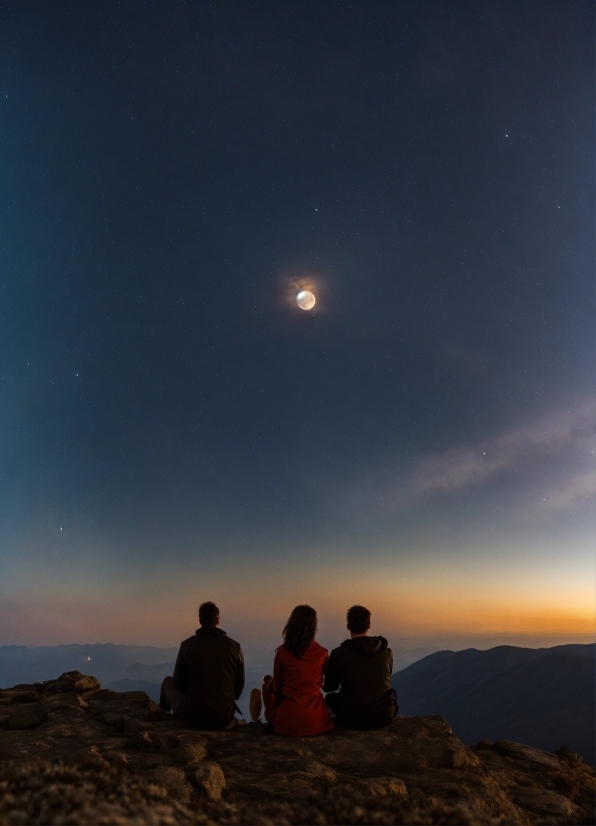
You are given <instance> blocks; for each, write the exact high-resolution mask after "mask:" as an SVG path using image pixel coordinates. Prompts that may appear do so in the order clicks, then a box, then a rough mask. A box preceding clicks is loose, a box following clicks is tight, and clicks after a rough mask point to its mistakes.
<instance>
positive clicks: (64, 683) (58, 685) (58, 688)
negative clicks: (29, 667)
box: [43, 671, 101, 694]
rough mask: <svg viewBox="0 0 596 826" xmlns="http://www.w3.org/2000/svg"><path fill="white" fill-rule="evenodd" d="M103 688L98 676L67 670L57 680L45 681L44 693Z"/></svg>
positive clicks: (63, 692) (64, 692)
mask: <svg viewBox="0 0 596 826" xmlns="http://www.w3.org/2000/svg"><path fill="white" fill-rule="evenodd" d="M99 688H101V685H100V682H99V680H98V679H97V677H90V676H88V675H86V674H81V672H80V671H65V672H64V674H61V675H60V676H59V677H58V679H57V680H46V681H45V682H44V683H43V692H44V694H66V693H67V692H69V691H79V692H83V691H97V689H99Z"/></svg>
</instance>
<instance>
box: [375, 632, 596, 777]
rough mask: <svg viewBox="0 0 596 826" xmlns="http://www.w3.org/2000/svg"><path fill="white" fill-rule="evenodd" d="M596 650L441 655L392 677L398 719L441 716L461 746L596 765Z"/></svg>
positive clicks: (509, 650) (513, 649) (576, 648)
mask: <svg viewBox="0 0 596 826" xmlns="http://www.w3.org/2000/svg"><path fill="white" fill-rule="evenodd" d="M595 652H596V645H558V646H556V647H554V648H539V649H534V648H516V647H513V646H508V645H502V646H498V647H497V648H491V649H489V650H488V651H478V650H476V649H474V648H470V649H468V650H466V651H438V652H436V653H435V654H431V655H430V656H428V657H424V659H421V660H419V661H418V662H415V663H413V664H412V665H410V666H408V667H407V668H405V669H403V670H402V671H399V672H398V673H397V674H394V675H393V677H392V679H391V683H392V685H393V687H394V688H395V690H396V691H397V696H398V702H399V711H400V714H407V715H411V714H421V715H427V714H440V715H442V716H443V717H445V718H446V719H447V720H448V721H449V724H450V726H451V727H452V729H453V731H454V733H455V734H456V735H457V737H459V738H460V740H462V741H463V742H464V743H468V744H473V743H476V742H477V741H478V740H480V739H486V740H492V741H496V740H515V741H517V742H521V743H527V744H529V745H531V746H535V747H537V748H541V749H544V750H546V751H553V750H554V749H555V748H557V747H558V746H560V745H561V744H565V745H567V746H569V748H570V749H571V750H572V751H575V752H577V753H578V754H580V755H581V756H582V757H583V758H584V760H586V761H587V762H589V763H590V764H591V765H592V766H593V765H594V758H595V745H594V743H595V721H594V717H595V677H594V667H595Z"/></svg>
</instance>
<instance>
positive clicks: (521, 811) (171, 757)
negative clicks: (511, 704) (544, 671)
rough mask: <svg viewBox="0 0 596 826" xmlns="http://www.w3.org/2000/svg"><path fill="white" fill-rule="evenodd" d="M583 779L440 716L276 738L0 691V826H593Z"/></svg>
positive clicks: (580, 770) (37, 690)
mask: <svg viewBox="0 0 596 826" xmlns="http://www.w3.org/2000/svg"><path fill="white" fill-rule="evenodd" d="M593 822H594V772H593V770H592V769H590V768H589V767H588V766H586V765H585V764H583V763H582V762H581V761H579V760H577V759H576V758H575V756H574V755H572V754H569V753H566V752H561V756H560V757H558V756H556V755H554V754H549V753H547V752H543V751H539V750H538V749H534V748H531V747H529V746H524V745H522V744H519V743H510V742H497V743H489V742H488V741H481V742H480V743H479V744H478V745H477V746H476V747H474V748H468V747H467V746H464V745H463V743H461V742H460V741H459V740H458V739H457V738H456V737H455V736H454V735H453V733H452V732H451V729H450V728H449V725H448V723H447V722H446V721H445V720H444V719H443V718H442V717H398V718H397V719H396V720H395V721H394V723H393V724H392V725H391V726H390V727H388V728H387V729H383V730H381V731H377V732H356V731H348V730H345V729H339V728H338V729H335V730H334V731H333V732H330V733H328V734H325V735H321V736H318V737H309V738H307V737H304V738H285V737H279V736H277V735H273V734H270V733H269V732H268V730H267V729H266V728H265V727H262V726H260V725H238V726H237V727H236V729H234V730H232V731H230V732H199V731H193V730H190V729H187V728H185V726H184V725H183V724H182V723H181V722H180V721H179V720H177V719H176V718H174V717H173V716H172V715H169V714H165V713H164V712H162V711H160V710H159V709H158V708H157V706H156V705H155V703H154V702H153V701H152V700H151V699H150V698H149V697H148V696H147V695H146V694H144V693H143V692H140V691H138V692H136V691H135V692H127V693H117V692H114V691H109V690H102V689H101V688H100V686H99V683H98V681H97V680H96V679H95V678H94V677H89V676H85V675H82V674H80V673H79V672H70V673H67V674H63V675H62V676H61V677H60V678H58V679H57V680H51V681H48V682H46V683H43V684H35V685H20V686H15V688H13V689H5V690H3V691H0V823H2V824H25V823H36V824H37V823H121V824H125V823H151V824H153V823H156V824H157V823H164V824H166V823H229V824H241V823H319V824H327V823H330V824H331V823H420V824H423V823H477V824H484V823H486V824H496V823H503V824H530V823H553V824H554V823H593Z"/></svg>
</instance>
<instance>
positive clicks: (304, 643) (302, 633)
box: [282, 605, 317, 657]
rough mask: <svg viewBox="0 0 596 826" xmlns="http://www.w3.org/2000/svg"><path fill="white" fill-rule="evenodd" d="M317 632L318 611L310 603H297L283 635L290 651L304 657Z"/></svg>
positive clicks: (296, 655)
mask: <svg viewBox="0 0 596 826" xmlns="http://www.w3.org/2000/svg"><path fill="white" fill-rule="evenodd" d="M316 633H317V612H316V611H315V609H314V608H311V607H310V605H297V606H296V607H295V608H294V610H293V611H292V613H291V615H290V619H289V620H288V621H287V622H286V627H285V628H284V630H283V632H282V635H283V638H284V643H285V646H286V648H287V649H288V651H291V652H292V654H294V656H295V657H302V655H303V654H304V653H305V652H306V649H307V648H308V646H309V645H310V644H311V642H312V641H313V640H314V638H315V634H316Z"/></svg>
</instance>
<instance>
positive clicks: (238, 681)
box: [234, 646, 244, 700]
mask: <svg viewBox="0 0 596 826" xmlns="http://www.w3.org/2000/svg"><path fill="white" fill-rule="evenodd" d="M243 688H244V654H243V653H242V648H240V646H238V660H237V661H236V677H235V679H234V699H235V700H237V699H238V698H239V697H240V695H241V694H242V689H243Z"/></svg>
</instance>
